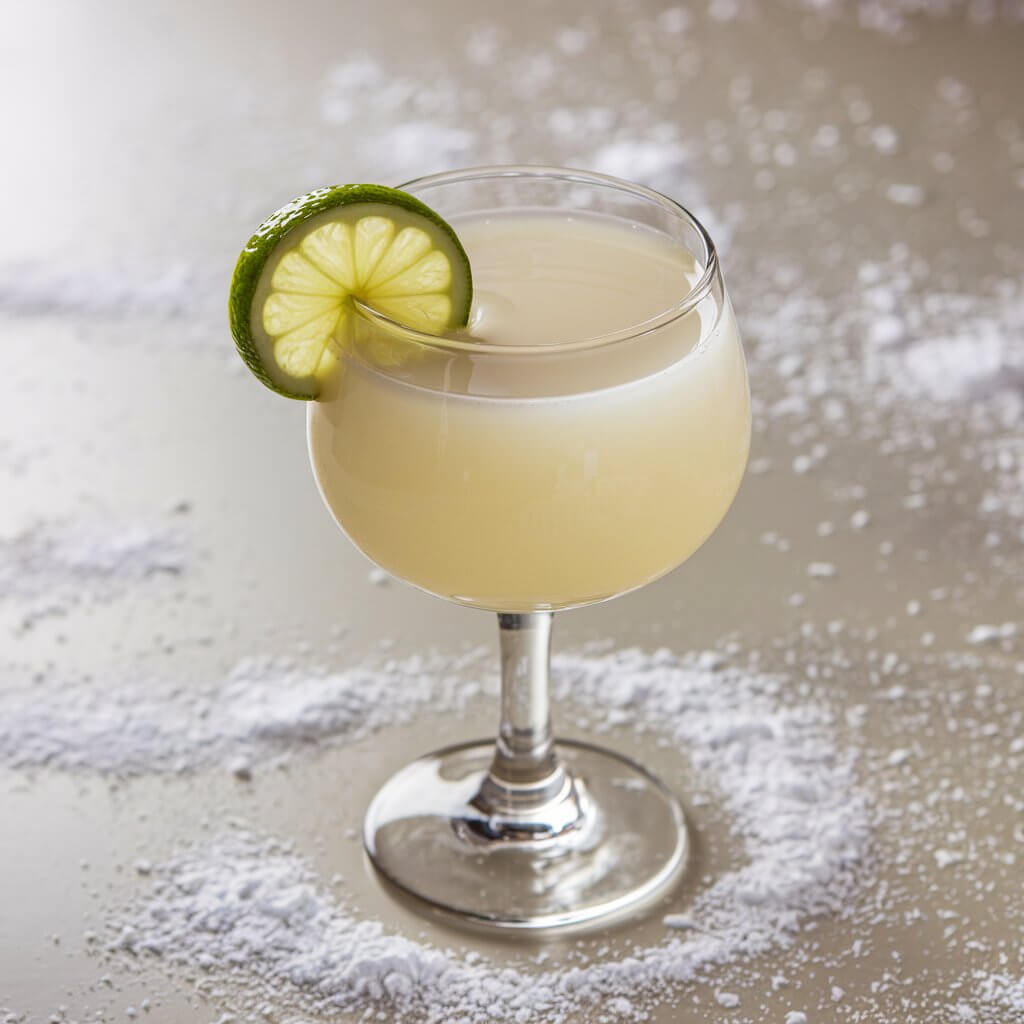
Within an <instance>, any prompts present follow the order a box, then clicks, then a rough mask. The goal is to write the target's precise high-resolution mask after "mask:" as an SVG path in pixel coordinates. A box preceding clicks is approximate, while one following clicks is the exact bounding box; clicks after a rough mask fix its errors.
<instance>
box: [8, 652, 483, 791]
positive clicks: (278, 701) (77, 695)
mask: <svg viewBox="0 0 1024 1024" xmlns="http://www.w3.org/2000/svg"><path fill="white" fill-rule="evenodd" d="M459 663H460V662H459V659H454V660H448V661H446V662H445V663H444V664H443V665H442V664H439V663H438V662H436V661H431V660H430V659H425V658H419V657H416V658H411V659H408V660H405V661H401V662H390V663H387V664H386V665H385V666H384V667H383V668H381V669H379V670H373V669H370V668H354V669H350V670H347V671H342V672H327V671H321V672H316V673H309V672H303V671H300V670H299V669H297V668H296V667H295V665H294V664H293V663H292V662H290V661H288V660H287V659H269V658H248V659H245V660H244V661H242V662H240V663H239V664H238V665H237V666H236V667H235V669H234V670H233V671H232V672H231V673H230V675H229V676H228V677H227V678H226V679H224V680H219V681H214V682H212V683H210V684H208V685H205V686H203V685H195V684H193V685H192V686H190V687H188V688H186V687H182V686H181V685H180V684H175V683H168V682H166V681H163V680H160V679H152V678H141V679H135V680H130V681H127V682H124V683H122V684H120V685H118V684H116V683H113V682H111V681H110V680H107V681H105V684H104V686H103V688H102V689H97V688H96V686H95V685H94V684H92V683H90V682H89V681H88V680H81V681H76V680H73V679H68V680H62V681H61V682H60V683H59V684H56V683H55V681H54V680H52V679H48V680H45V685H46V689H47V690H48V697H47V699H46V700H40V699H39V684H38V683H35V684H32V685H30V686H25V685H20V686H19V685H15V684H14V682H13V680H12V681H10V682H8V683H7V684H6V685H5V686H3V687H2V688H0V759H2V760H4V761H7V762H8V763H10V764H13V765H14V766H16V767H20V768H27V767H35V766H42V765H46V766H48V767H51V768H57V769H61V770H65V771H90V772H103V773H113V774H120V775H134V774H139V773H143V772H167V771H177V772H181V771H194V770H195V769H197V768H200V767H202V766H204V765H207V764H210V763H211V762H214V761H218V760H221V761H224V762H225V764H227V765H228V766H229V767H231V770H232V771H234V772H235V773H236V774H238V772H237V770H236V765H237V764H238V763H242V762H239V761H238V759H239V758H241V759H243V761H244V763H245V765H246V766H247V767H246V769H245V770H246V772H248V773H250V774H251V771H252V762H253V761H259V760H261V759H262V760H265V759H266V758H268V757H273V756H279V755H280V756H287V755H288V754H290V753H292V752H294V750H295V749H296V748H297V746H300V745H302V744H306V743H312V742H317V741H326V740H331V741H335V742H337V741H340V740H346V741H355V740H357V739H361V738H362V737H364V736H367V735H369V734H371V733H372V732H374V731H375V730H376V729H378V728H380V727H381V726H383V725H395V724H400V723H402V722H406V721H409V719H410V718H411V717H412V716H413V715H414V714H416V712H417V711H418V710H419V709H421V708H422V707H423V706H424V705H425V704H427V703H428V702H433V701H441V702H442V703H443V705H444V706H445V707H447V708H449V709H455V708H458V707H461V706H462V705H463V704H464V703H465V702H466V701H467V700H468V699H469V698H470V697H472V696H474V695H475V694H477V693H478V692H479V689H480V688H479V685H478V684H476V683H473V682H462V683H459V682H455V681H451V682H447V683H446V682H438V681H437V680H439V679H441V680H446V679H449V678H450V677H449V675H448V672H447V671H442V669H444V670H449V671H450V670H452V669H455V668H457V667H458V665H459Z"/></svg>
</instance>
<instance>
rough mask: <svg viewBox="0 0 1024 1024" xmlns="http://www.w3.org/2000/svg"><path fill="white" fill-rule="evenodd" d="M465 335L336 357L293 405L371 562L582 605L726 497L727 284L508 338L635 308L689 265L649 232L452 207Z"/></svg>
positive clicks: (730, 350) (741, 451) (683, 287)
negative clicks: (337, 363)
mask: <svg viewBox="0 0 1024 1024" xmlns="http://www.w3.org/2000/svg"><path fill="white" fill-rule="evenodd" d="M453 225H454V227H455V230H456V231H457V232H458V234H459V237H460V238H461V240H462V242H463V244H464V245H465V247H466V250H467V252H468V253H469V257H470V260H471V263H472V266H473V273H474V285H475V293H474V314H473V317H472V319H471V322H470V329H471V331H472V333H473V334H474V335H475V336H477V337H479V338H481V339H483V340H485V341H486V342H488V343H489V345H490V346H492V347H493V349H494V354H493V355H492V354H466V353H460V354H456V355H452V354H450V353H440V354H439V353H437V352H435V351H431V352H428V353H425V354H413V355H410V357H409V358H408V359H407V360H405V361H404V362H403V363H402V365H401V366H399V367H398V368H396V369H381V368H379V367H374V366H373V365H372V363H371V362H368V361H366V360H364V359H360V358H359V356H358V354H357V355H355V356H346V358H345V360H344V366H343V368H342V371H341V373H340V374H339V375H338V378H337V381H336V385H335V387H334V389H333V394H332V395H331V396H329V397H328V399H327V400H326V401H322V402H314V403H311V407H310V412H309V441H310V453H311V458H312V463H313V469H314V472H315V474H316V478H317V482H318V484H319V486H320V489H321V492H322V493H323V496H324V499H325V501H326V503H327V505H328V507H329V508H330V509H331V511H332V513H333V514H334V516H335V518H336V519H337V521H338V522H339V524H340V525H341V527H342V528H343V529H344V530H345V532H346V533H347V534H348V535H349V537H350V538H351V539H352V540H353V541H354V542H355V543H356V544H357V545H358V546H359V547H360V548H361V549H362V550H363V551H364V552H365V553H366V554H367V555H368V556H369V557H370V558H371V559H372V560H373V561H374V562H376V563H377V564H378V565H380V566H382V567H383V568H385V569H387V570H388V571H390V572H392V573H394V574H395V575H396V576H399V577H401V578H403V579H406V580H408V581H410V582H411V583H414V584H416V585H417V586H419V587H422V588H424V589H426V590H429V591H431V592H433V593H436V594H438V595H441V596H443V597H448V598H452V599H454V600H458V601H461V602H463V603H466V604H470V605H474V606H477V607H482V608H488V609H493V610H505V611H529V610H535V609H542V608H561V607H568V606H572V605H579V604H586V603H589V602H592V601H597V600H602V599H604V598H608V597H612V596H614V595H615V594H619V593H622V592H625V591H627V590H631V589H633V588H635V587H638V586H641V585H643V584H644V583H647V582H649V581H651V580H653V579H655V578H657V577H658V576H661V575H662V574H664V573H665V572H667V571H669V570H670V569H672V568H674V567H675V566H677V565H679V564H680V563H681V562H683V561H684V560H685V559H686V558H687V557H689V555H690V554H692V553H693V551H694V550H695V549H696V548H697V547H699V546H700V544H701V543H703V541H704V540H705V539H706V538H707V537H708V535H709V534H710V533H711V532H712V531H713V530H714V528H715V527H716V526H717V525H718V523H719V521H720V520H721V518H722V516H723V515H724V514H725V512H726V510H727V509H728V507H729V505H730V504H731V502H732V499H733V497H734V496H735V493H736V490H737V488H738V486H739V483H740V479H741V477H742V474H743V469H744V467H745V464H746V459H747V452H748V447H749V440H750V403H749V393H748V388H747V378H746V369H745V364H744V361H743V353H742V349H741V346H740V340H739V335H738V333H737V330H736V324H735V320H734V318H733V314H732V309H731V307H730V305H729V303H728V300H727V299H722V300H721V301H718V300H717V299H715V298H714V297H713V296H708V297H707V299H706V300H704V301H703V302H702V303H701V304H700V306H699V307H698V308H697V309H696V310H695V311H694V312H692V313H690V314H688V315H686V316H684V317H681V318H678V319H676V320H674V321H672V322H671V323H669V324H665V325H663V326H660V327H658V328H657V329H656V330H653V331H650V332H648V333H647V334H645V335H642V336H640V337H638V338H636V339H635V340H629V341H615V342H612V343H610V344H607V345H603V346H598V347H595V348H588V349H585V350H583V351H578V352H576V351H572V352H568V351H564V350H562V349H560V348H552V349H551V351H550V353H549V354H541V355H527V354H525V353H523V352H515V351H514V350H513V349H514V347H515V346H527V345H531V346H538V345H539V346H558V345H560V344H562V343H566V342H574V341H582V340H584V339H587V338H591V337H595V336H598V335H602V334H605V333H609V332H613V331H618V330H624V329H626V328H629V327H632V326H634V325H636V324H639V323H642V322H644V321H646V320H649V319H651V318H653V317H656V316H657V315H658V314H660V313H662V312H663V311H665V310H667V309H670V308H671V307H673V306H674V305H676V304H678V303H679V302H680V301H681V300H682V299H683V298H684V297H685V296H686V294H687V293H688V292H689V290H690V287H691V285H692V283H693V282H694V281H695V280H696V279H697V277H698V276H699V272H700V268H698V267H697V266H696V264H695V262H694V258H693V256H692V254H690V253H689V252H688V251H686V250H685V249H684V248H682V247H681V246H680V245H679V244H678V243H677V242H674V241H672V240H671V239H669V238H668V237H667V236H666V235H664V234H661V233H659V232H656V231H654V230H652V229H650V228H646V227H643V226H640V225H637V224H633V223H631V222H628V221H624V220H621V219H619V218H614V217H611V216H597V215H592V214H582V215H580V214H577V215H573V216H569V215H567V214H565V213H553V212H541V211H515V212H502V213H496V214H492V215H483V214H474V215H472V216H467V217H464V218H461V219H453Z"/></svg>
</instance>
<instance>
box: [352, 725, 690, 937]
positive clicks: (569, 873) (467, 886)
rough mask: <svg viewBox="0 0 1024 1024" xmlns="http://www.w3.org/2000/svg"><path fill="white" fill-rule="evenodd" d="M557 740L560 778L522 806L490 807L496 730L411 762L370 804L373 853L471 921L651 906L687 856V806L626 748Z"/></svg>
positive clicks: (561, 918) (624, 911) (397, 876)
mask: <svg viewBox="0 0 1024 1024" xmlns="http://www.w3.org/2000/svg"><path fill="white" fill-rule="evenodd" d="M557 748H558V754H559V756H560V760H561V764H562V765H564V768H565V769H566V771H563V769H562V767H561V766H560V767H559V768H558V772H559V775H558V777H557V779H556V781H558V780H561V784H560V785H557V786H555V787H554V791H553V795H552V796H551V798H550V799H549V800H548V802H547V803H545V804H544V805H542V806H540V807H538V806H532V807H531V808H530V809H529V812H528V813H523V814H517V815H515V816H502V815H494V814H488V813H486V811H485V810H482V808H485V807H486V806H487V803H486V799H485V795H486V792H487V785H488V784H489V775H488V772H489V769H490V768H491V765H492V761H493V759H494V752H495V748H494V743H493V742H478V743H467V744H461V745H459V746H454V747H448V748H446V749H444V750H440V751H438V752H436V753H434V754H428V755H427V756H426V757H421V758H419V759H418V760H416V761H414V762H413V763H412V764H410V765H407V766H406V767H405V768H402V769H401V770H400V771H399V772H398V773H397V774H395V775H393V776H392V777H391V778H390V779H389V780H388V781H387V782H386V783H385V784H384V786H383V788H382V789H381V790H380V791H379V792H378V793H377V795H376V796H375V797H374V799H373V802H372V803H371V804H370V808H369V810H368V811H367V814H366V822H365V825H364V831H363V839H364V843H365V845H366V850H367V852H368V853H369V855H370V859H371V860H372V861H373V863H374V865H375V866H376V868H377V869H378V870H379V871H380V872H381V874H382V875H384V877H385V878H387V879H388V880H389V881H390V882H392V883H393V884H394V885H396V886H398V887H399V888H400V889H402V890H404V891H405V892H406V893H409V894H411V895H413V896H416V897H418V898H419V899H421V900H424V901H426V902H427V903H428V904H430V905H431V906H433V907H435V908H439V909H441V910H444V911H447V912H449V913H451V914H454V915H456V916H457V917H459V918H461V919H463V920H464V921H466V922H467V923H468V922H472V923H475V924H478V925H489V926H493V927H497V928H512V929H524V930H528V929H543V928H567V927H573V926H578V925H584V924H589V923H591V922H596V921H599V920H600V922H601V923H607V922H608V921H609V920H611V919H612V918H615V917H621V916H626V915H628V914H630V913H635V912H636V911H638V910H640V909H642V908H643V907H644V906H646V905H647V904H649V903H650V902H652V901H653V900H655V899H657V898H658V897H659V896H662V895H664V894H665V892H666V890H667V889H668V888H669V887H670V886H671V885H672V884H673V883H675V882H676V881H677V880H678V879H679V877H680V875H681V874H682V871H683V868H684V867H685V864H686V855H687V847H688V844H687V835H686V822H685V819H684V817H683V811H682V808H681V807H680V806H679V803H678V801H677V800H676V799H675V797H673V796H672V794H671V793H669V791H668V790H667V789H666V788H665V787H664V786H663V785H662V784H661V783H660V782H659V781H658V780H657V779H656V778H654V776H652V775H650V774H649V773H648V772H646V771H645V770H644V769H643V768H641V767H640V766H639V765H637V764H634V763H633V762H632V761H629V760H627V759H626V758H624V757H620V756H619V755H618V754H614V753H612V752H610V751H607V750H602V749H600V748H598V747H593V746H590V745H589V744H584V743H573V742H559V743H558V745H557ZM549 792H552V791H551V790H549Z"/></svg>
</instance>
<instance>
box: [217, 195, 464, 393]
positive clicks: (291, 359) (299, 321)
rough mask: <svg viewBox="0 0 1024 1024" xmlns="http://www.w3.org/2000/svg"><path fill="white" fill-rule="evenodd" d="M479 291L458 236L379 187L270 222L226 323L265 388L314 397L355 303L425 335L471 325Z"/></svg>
mask: <svg viewBox="0 0 1024 1024" xmlns="http://www.w3.org/2000/svg"><path fill="white" fill-rule="evenodd" d="M472 296H473V282H472V276H471V274H470V270H469V259H468V258H467V256H466V252H465V250H464V249H463V248H462V245H461V243H460V242H459V240H458V238H457V237H456V235H455V232H454V231H453V230H452V229H451V227H450V226H449V225H448V224H447V223H445V221H444V220H442V219H441V218H440V217H439V216H438V215H437V214H436V213H434V211H433V210H431V209H430V208H429V207H428V206H425V205H424V204H423V203H421V202H420V201H419V200H418V199H416V198H414V197H413V196H411V195H409V194H408V193H407V192H402V191H400V190H399V189H395V188H386V187H385V186H383V185H335V186H333V187H331V188H322V189H317V190H316V191H315V192H310V193H309V194H308V195H304V196H300V197H299V198H298V199H296V200H294V201H293V202H291V203H289V204H288V205H287V206H285V207H282V209H280V210H278V211H277V213H275V214H273V215H272V216H271V217H268V218H267V219H266V220H265V221H264V222H263V223H262V224H261V225H260V226H259V227H258V228H257V229H256V233H255V234H254V235H253V236H252V238H250V239H249V241H248V243H247V244H246V246H245V248H244V249H243V250H242V254H241V255H240V256H239V257H238V263H237V264H236V266H235V273H234V276H233V277H232V279H231V296H230V298H229V300H228V315H229V317H230V321H231V333H232V335H233V336H234V339H235V344H236V345H237V346H238V351H239V354H240V355H241V356H242V359H244V360H245V363H246V365H247V366H248V367H249V369H250V370H252V372H253V373H254V374H255V375H256V376H257V377H258V378H259V379H260V380H261V381H262V382H263V383H264V384H266V386H267V387H268V388H271V389H272V390H274V391H277V392H278V393H279V394H282V395H286V396H288V397H289V398H300V399H312V398H316V397H317V396H318V395H319V394H320V390H321V387H322V385H323V382H324V380H325V379H326V378H327V377H328V376H329V375H330V373H331V371H332V369H333V367H334V366H335V365H336V364H337V360H338V354H339V352H340V351H341V349H342V348H343V347H344V346H345V344H346V339H347V338H348V337H349V335H350V332H351V325H352V318H353V317H356V316H358V315H359V314H358V313H357V312H356V309H355V304H354V302H353V301H352V300H353V299H356V300H359V302H362V303H364V304H365V305H366V306H369V307H370V308H371V309H373V310H376V311H377V312H379V313H383V314H384V315H385V316H387V317H390V318H391V319H392V320H395V321H397V322H398V323H401V324H403V325H405V326H406V327H411V328H412V329H413V330H416V331H421V332H423V333H426V334H440V333H441V332H442V331H445V330H450V329H453V328H457V327H464V326H465V324H466V321H467V320H468V319H469V307H470V302H471V300H472Z"/></svg>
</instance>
